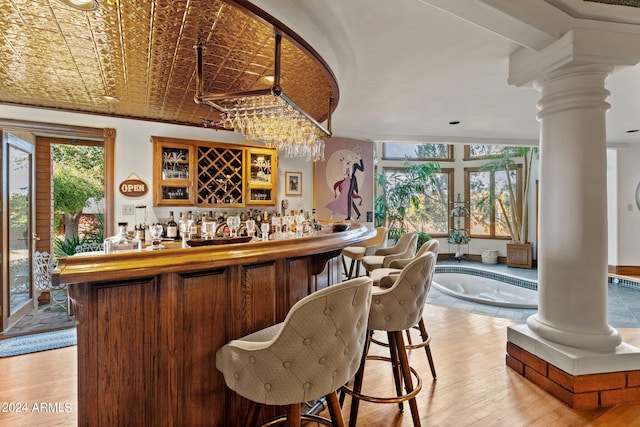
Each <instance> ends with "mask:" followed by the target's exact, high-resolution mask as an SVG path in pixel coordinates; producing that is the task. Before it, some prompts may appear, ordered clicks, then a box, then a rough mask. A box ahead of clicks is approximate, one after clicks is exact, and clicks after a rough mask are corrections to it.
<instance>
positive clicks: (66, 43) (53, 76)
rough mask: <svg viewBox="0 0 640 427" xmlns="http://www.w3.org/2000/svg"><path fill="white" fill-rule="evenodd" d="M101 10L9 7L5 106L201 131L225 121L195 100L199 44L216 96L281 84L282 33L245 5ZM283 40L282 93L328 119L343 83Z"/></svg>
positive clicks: (3, 32) (106, 2)
mask: <svg viewBox="0 0 640 427" xmlns="http://www.w3.org/2000/svg"><path fill="white" fill-rule="evenodd" d="M237 3H242V2H237ZM99 4H100V6H99V7H98V9H97V10H95V11H92V12H82V11H78V10H74V9H71V8H69V7H67V6H65V5H63V4H62V3H61V2H60V1H58V0H3V1H2V2H0V58H2V59H1V60H0V102H2V103H11V104H21V105H28V106H37V107H46V108H56V109H62V110H69V111H78V112H87V113H94V114H105V115H112V116H118V117H127V118H135V119H144V120H155V121H163V122H170V123H181V124H192V125H201V124H202V122H203V118H205V119H208V120H217V119H218V113H217V112H215V111H211V110H210V109H209V108H208V107H206V106H204V105H197V104H196V103H195V102H194V99H193V97H194V94H195V85H196V52H195V50H194V48H193V46H194V45H195V44H196V43H197V41H198V39H199V38H201V40H202V42H203V44H204V47H205V50H204V55H203V60H204V67H203V76H204V79H203V80H204V82H205V87H204V90H205V91H206V92H213V93H228V92H241V91H247V90H255V89H264V88H268V87H270V85H271V83H270V82H269V81H268V80H266V79H265V77H267V76H273V67H274V49H275V42H274V27H273V25H271V24H269V23H267V22H266V21H264V20H263V19H260V18H258V17H256V16H254V15H252V14H250V13H248V12H247V11H246V10H244V9H243V8H241V7H238V5H237V4H236V2H232V1H221V0H151V1H150V0H126V1H122V0H101V1H100V2H99ZM261 17H262V18H264V19H270V20H271V22H275V21H273V19H272V18H270V17H269V16H268V15H262V16H261ZM282 34H283V43H282V61H281V67H282V69H281V86H282V87H283V89H284V90H285V91H286V92H287V94H288V95H289V96H290V97H291V98H292V99H293V100H294V101H295V102H296V103H297V104H298V105H299V106H300V107H301V108H303V109H304V110H305V111H307V112H308V113H309V114H310V115H311V116H312V117H313V118H314V119H316V120H318V121H322V120H324V119H325V118H326V117H327V114H328V98H329V97H333V99H334V103H333V105H334V108H335V106H336V104H337V99H338V88H337V84H336V82H335V79H334V77H333V75H332V74H331V71H330V70H328V68H327V67H326V66H325V65H324V64H323V63H322V62H321V60H319V59H318V58H317V57H315V56H314V55H313V52H309V51H308V50H303V49H301V48H300V47H299V45H300V43H294V42H293V41H291V40H290V39H289V36H295V35H292V34H290V33H287V32H286V31H285V32H282ZM292 40H293V38H292ZM104 95H109V96H114V97H117V98H118V99H120V102H117V103H110V102H107V101H105V100H104V99H103V98H102V97H103V96H104Z"/></svg>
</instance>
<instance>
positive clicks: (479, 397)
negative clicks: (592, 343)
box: [0, 305, 640, 427]
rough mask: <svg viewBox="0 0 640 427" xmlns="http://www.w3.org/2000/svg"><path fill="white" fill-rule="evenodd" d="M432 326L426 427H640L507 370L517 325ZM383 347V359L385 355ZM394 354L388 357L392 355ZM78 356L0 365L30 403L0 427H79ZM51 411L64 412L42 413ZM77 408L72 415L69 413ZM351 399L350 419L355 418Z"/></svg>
mask: <svg viewBox="0 0 640 427" xmlns="http://www.w3.org/2000/svg"><path fill="white" fill-rule="evenodd" d="M424 318H425V322H426V325H427V328H428V329H429V332H430V333H431V335H432V337H433V341H432V351H433V356H434V359H435V365H436V369H437V373H438V379H437V380H436V381H433V380H432V379H431V374H430V372H429V367H428V365H427V361H426V356H425V354H424V350H413V351H412V352H411V354H410V356H409V357H410V361H411V364H412V365H413V366H414V367H416V368H417V370H418V371H419V372H420V374H421V375H422V378H423V380H424V384H423V389H422V391H421V392H420V394H419V395H418V405H419V411H420V416H421V418H422V425H424V426H456V427H458V426H500V427H502V426H563V427H564V426H627V425H640V404H637V405H618V406H614V407H611V408H605V409H594V410H573V409H571V408H568V407H567V406H565V405H564V404H563V403H562V402H560V401H559V400H557V399H556V398H554V397H552V396H550V395H549V394H547V393H545V392H544V391H543V390H541V389H540V388H538V387H537V386H535V385H534V384H532V383H530V382H528V381H527V380H525V379H524V378H522V377H521V376H519V375H517V374H516V373H515V372H513V371H512V370H511V369H509V368H507V367H506V366H505V345H506V334H507V330H506V328H507V326H508V325H510V324H512V323H513V322H512V321H510V320H506V319H498V318H493V317H489V316H484V315H481V314H474V313H468V312H464V311H459V310H455V309H450V308H444V307H436V306H431V305H428V306H427V307H426V309H425V314H424ZM619 331H620V333H621V334H622V335H623V338H624V340H625V342H627V343H629V344H632V345H635V346H638V347H640V329H619ZM382 350H383V349H382V348H381V347H376V351H382ZM385 351H386V350H385ZM76 366H77V364H76V348H75V347H68V348H64V349H58V350H51V351H47V352H42V353H35V354H31V355H25V356H16V357H9V358H0V402H1V403H2V405H3V407H2V408H0V409H1V410H6V409H8V408H6V406H5V405H6V404H7V403H11V402H13V403H22V402H24V403H26V404H27V408H26V409H27V410H26V412H22V413H15V412H14V413H7V412H0V425H1V426H3V427H14V426H47V427H53V426H65V427H66V426H74V425H77V421H78V420H77V397H78V396H77V389H76V369H77V368H76ZM387 373H390V369H388V367H387V365H385V364H383V363H382V362H372V363H370V364H368V369H367V371H366V373H365V380H364V389H363V390H364V391H365V392H379V391H380V390H381V389H385V390H388V391H389V392H390V393H392V392H393V389H392V379H391V377H390V375H387ZM40 403H45V404H49V409H50V410H54V409H56V407H55V406H56V405H55V404H56V403H57V404H59V405H58V406H59V410H60V411H62V412H37V411H34V409H33V405H34V404H40ZM65 404H70V411H69V412H68V413H67V412H64V411H65V406H64V405H65ZM349 404H350V398H348V397H347V401H346V403H345V407H344V408H343V413H344V416H345V419H346V418H347V417H348V409H349ZM358 425H359V426H367V427H375V426H394V427H399V426H411V425H412V421H411V414H410V412H409V410H408V407H407V408H406V410H405V412H404V413H401V412H399V411H398V407H397V405H382V404H373V403H367V402H363V403H362V404H361V405H360V415H359V417H358Z"/></svg>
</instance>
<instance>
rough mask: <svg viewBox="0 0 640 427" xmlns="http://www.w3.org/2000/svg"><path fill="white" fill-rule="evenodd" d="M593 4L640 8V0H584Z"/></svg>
mask: <svg viewBox="0 0 640 427" xmlns="http://www.w3.org/2000/svg"><path fill="white" fill-rule="evenodd" d="M584 1H590V2H592V3H604V4H610V5H615V6H629V7H640V0H584Z"/></svg>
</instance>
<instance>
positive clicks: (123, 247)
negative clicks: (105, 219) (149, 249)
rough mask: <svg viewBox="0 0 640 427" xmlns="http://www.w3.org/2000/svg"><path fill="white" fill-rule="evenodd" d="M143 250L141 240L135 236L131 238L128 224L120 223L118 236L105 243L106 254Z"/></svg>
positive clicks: (106, 240)
mask: <svg viewBox="0 0 640 427" xmlns="http://www.w3.org/2000/svg"><path fill="white" fill-rule="evenodd" d="M141 249H142V244H141V241H140V239H139V238H137V237H135V236H134V237H132V236H129V233H128V232H127V223H126V222H119V223H118V234H116V235H115V236H112V237H109V238H107V239H105V241H104V252H105V253H107V254H110V253H114V252H121V251H139V250H141Z"/></svg>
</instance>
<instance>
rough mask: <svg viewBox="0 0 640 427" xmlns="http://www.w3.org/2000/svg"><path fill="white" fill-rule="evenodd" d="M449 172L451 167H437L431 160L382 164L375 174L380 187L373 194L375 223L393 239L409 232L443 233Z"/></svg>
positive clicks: (446, 224)
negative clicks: (377, 192)
mask: <svg viewBox="0 0 640 427" xmlns="http://www.w3.org/2000/svg"><path fill="white" fill-rule="evenodd" d="M452 176H453V170H452V169H446V170H440V169H439V167H437V165H435V164H432V163H428V164H427V163H422V164H409V163H405V167H404V168H385V169H384V170H383V172H382V173H381V174H380V175H379V176H378V186H379V187H380V189H381V190H382V191H381V193H380V195H379V196H378V197H377V198H376V217H377V218H376V219H377V223H378V224H379V225H382V224H385V225H386V226H387V227H388V228H389V236H390V237H391V238H392V239H397V238H398V237H399V236H400V235H401V234H403V233H408V232H425V233H427V234H429V235H430V236H432V237H435V236H446V235H447V233H448V231H449V228H450V225H449V215H448V206H449V205H448V201H449V200H450V199H451V198H452V191H453V189H452V186H451V185H450V182H451V181H452Z"/></svg>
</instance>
